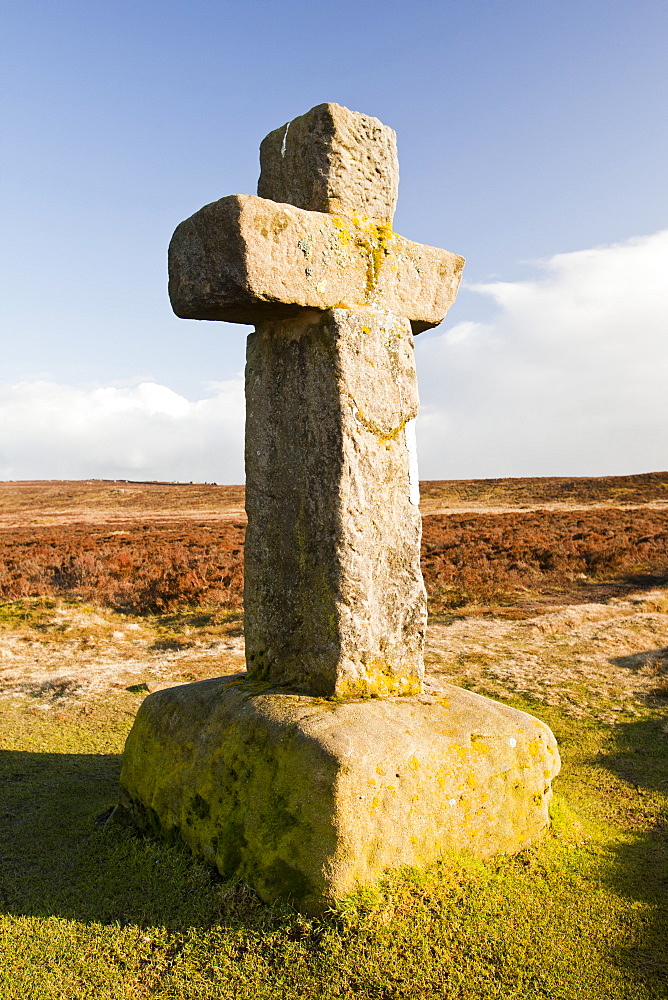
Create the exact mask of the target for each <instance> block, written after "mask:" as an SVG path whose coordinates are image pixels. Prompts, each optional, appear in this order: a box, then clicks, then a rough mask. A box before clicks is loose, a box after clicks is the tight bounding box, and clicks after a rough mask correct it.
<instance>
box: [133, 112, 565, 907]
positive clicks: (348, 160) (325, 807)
mask: <svg viewBox="0 0 668 1000" xmlns="http://www.w3.org/2000/svg"><path fill="white" fill-rule="evenodd" d="M260 162H261V173H260V181H259V184H258V195H259V196H258V197H255V196H253V195H231V196H229V197H226V198H222V199H220V201H217V202H214V203H213V204H211V205H207V206H205V207H204V208H203V209H201V210H200V211H199V212H197V213H196V214H195V215H193V216H192V217H191V218H190V219H187V220H186V221H185V222H183V223H182V224H181V225H180V226H179V227H178V228H177V230H176V232H175V233H174V237H173V239H172V243H171V246H170V253H169V274H170V277H169V293H170V298H171V301H172V305H173V307H174V310H175V312H176V313H177V315H178V316H181V317H183V318H186V319H203V320H227V321H230V322H233V323H247V324H248V323H250V324H254V325H255V332H253V333H251V334H250V336H249V337H248V352H247V366H246V509H247V512H248V528H247V534H246V548H245V592H244V607H245V635H246V661H247V668H248V678H247V679H245V680H244V679H240V678H239V677H234V678H229V677H228V678H217V679H214V680H210V681H203V682H200V683H198V684H190V685H183V686H181V687H178V688H173V689H171V690H166V691H161V692H157V693H155V694H153V695H151V696H150V697H149V698H147V699H146V700H145V701H144V703H143V705H142V707H141V709H140V711H139V714H138V716H137V719H136V721H135V724H134V727H133V729H132V732H131V734H130V736H129V738H128V742H127V745H126V750H125V754H124V762H123V771H122V775H121V811H124V812H125V813H126V814H128V813H129V814H130V815H131V817H132V818H133V820H134V821H135V822H136V823H138V824H139V825H140V826H142V827H145V828H146V827H149V828H153V829H156V830H159V831H163V832H166V833H169V834H171V833H173V832H174V831H176V832H178V833H179V835H180V836H181V837H182V838H183V839H184V840H185V841H186V843H188V844H189V845H190V846H191V848H192V849H193V850H194V851H195V852H196V853H199V854H201V855H202V856H204V857H206V858H208V859H209V860H210V861H211V862H212V863H213V864H215V865H217V867H218V868H219V870H220V871H221V873H223V874H224V875H225V876H227V877H233V878H242V879H244V880H246V881H247V882H249V883H250V884H251V885H252V886H253V887H254V888H255V889H256V890H257V892H258V893H259V894H260V896H261V897H262V898H263V899H267V900H273V899H278V898H289V899H292V900H293V901H294V902H295V903H296V904H297V905H299V906H301V907H303V908H305V909H310V910H318V909H322V908H323V907H326V906H327V905H329V904H330V903H331V902H332V901H334V900H336V899H340V898H342V897H343V896H345V895H346V894H348V893H350V892H352V891H353V890H354V889H355V888H356V887H358V886H360V885H364V884H367V883H369V882H372V881H374V880H376V879H378V878H379V877H381V875H382V874H383V873H384V872H387V871H389V870H391V869H393V868H396V867H398V866H400V865H422V866H424V865H426V864H429V863H431V862H432V861H434V860H435V859H436V858H438V857H439V856H440V855H441V854H442V853H443V852H444V851H452V850H460V849H465V850H469V851H472V852H473V853H475V854H477V855H479V856H486V855H488V854H491V853H494V852H496V851H516V850H519V849H520V848H521V847H523V846H525V845H526V844H527V843H529V842H530V841H531V840H532V839H533V838H535V837H536V836H537V835H538V834H539V833H540V832H541V831H542V830H543V829H544V828H545V827H546V825H547V822H548V816H547V804H548V802H549V798H550V795H551V785H550V783H551V778H552V777H553V776H554V775H555V774H556V773H557V771H558V769H559V757H558V753H557V749H556V744H555V741H554V737H553V736H552V734H551V732H550V730H549V729H548V728H547V727H546V726H544V725H543V724H542V723H541V722H539V721H538V720H536V719H533V718H532V717H530V716H527V715H525V714H524V713H522V712H518V711H517V710H515V709H511V708H508V707H507V706H504V705H500V704H497V703H495V702H492V701H490V700H488V699H486V698H482V697H481V696H479V695H475V694H472V693H471V692H467V691H464V690H461V689H459V688H455V687H452V686H449V685H445V686H443V688H442V690H440V691H439V692H436V693H435V694H424V692H423V677H424V660H423V648H424V636H425V628H426V618H427V608H426V593H425V589H424V584H423V580H422V574H421V571H420V532H421V521H420V512H419V509H418V501H419V492H418V476H417V460H416V449H415V430H414V428H415V418H416V416H417V412H418V393H417V382H416V374H415V363H414V356H413V335H414V334H418V333H420V332H422V331H424V330H427V329H429V328H430V327H433V326H436V325H437V324H438V323H440V322H441V320H442V319H443V317H444V315H445V313H446V310H447V309H448V307H449V306H450V304H451V303H452V302H453V301H454V298H455V295H456V293H457V288H458V285H459V281H460V277H461V272H462V268H463V265H464V260H463V258H462V257H459V256H457V255H456V254H452V253H448V252H447V251H445V250H439V249H436V248H434V247H429V246H424V245H421V244H417V243H412V242H410V241H409V240H407V239H405V238H404V237H402V236H399V235H398V234H396V233H394V232H393V231H392V217H393V214H394V208H395V202H396V196H397V186H398V161H397V153H396V140H395V135H394V132H393V131H392V129H390V128H388V127H387V126H385V125H383V124H382V123H381V122H379V121H378V120H377V119H376V118H370V117H367V116H366V115H361V114H357V113H354V112H351V111H349V110H348V109H346V108H343V107H340V106H339V105H337V104H322V105H319V106H318V107H316V108H313V109H312V110H311V111H309V112H308V113H307V114H306V115H303V116H302V117H300V118H297V119H295V120H294V121H292V122H289V123H288V124H287V125H285V126H283V127H282V128H280V129H277V130H276V131H275V132H271V133H270V134H269V135H268V136H267V137H266V139H265V140H264V142H263V143H262V146H261V150H260Z"/></svg>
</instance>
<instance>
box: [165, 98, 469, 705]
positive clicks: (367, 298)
mask: <svg viewBox="0 0 668 1000" xmlns="http://www.w3.org/2000/svg"><path fill="white" fill-rule="evenodd" d="M260 165H261V173H260V180H259V184H258V197H255V196H253V195H230V196H229V197H226V198H222V199H220V201H216V202H214V203H213V204H211V205H207V206H205V207H204V208H203V209H201V210H200V211H199V212H197V213H196V214H195V215H193V216H192V217H191V218H190V219H187V220H186V221H185V222H183V223H182V224H181V225H180V226H179V227H178V228H177V230H176V232H175V233H174V237H173V239H172V242H171V246H170V255H169V261H170V263H169V269H170V281H169V292H170V298H171V301H172V306H173V308H174V311H175V312H176V314H177V315H178V316H181V317H183V318H189V319H205V320H226V321H229V322H233V323H247V324H255V332H254V333H251V334H250V336H249V337H248V350H247V366H246V510H247V512H248V529H247V533H246V549H245V592H244V604H245V634H246V662H247V667H248V673H249V675H250V677H251V678H253V679H255V680H262V681H267V682H269V683H271V684H275V685H279V686H284V687H288V688H292V689H293V690H296V691H302V692H305V693H308V694H315V695H322V696H338V697H360V696H378V695H392V694H397V695H409V694H416V693H419V692H420V691H421V690H422V678H423V673H424V663H423V646H424V634H425V625H426V594H425V589H424V584H423V580H422V574H421V571H420V532H421V521H420V512H419V509H418V499H419V497H418V479H417V463H416V454H415V436H414V433H415V432H414V426H415V418H416V416H417V412H418V394H417V382H416V375H415V364H414V358H413V334H415V333H420V332H421V331H423V330H426V329H429V328H430V327H433V326H436V325H437V324H438V323H440V321H441V320H442V319H443V317H444V315H445V312H446V310H447V309H448V307H449V306H450V305H451V303H452V302H453V301H454V298H455V295H456V293H457V288H458V285H459V280H460V277H461V271H462V268H463V265H464V260H463V258H462V257H459V256H457V255H455V254H451V253H448V252H446V251H445V250H438V249H436V248H434V247H429V246H423V245H420V244H417V243H412V242H410V241H409V240H407V239H405V238H404V237H402V236H399V235H398V234H396V233H394V232H393V231H392V217H393V214H394V207H395V202H396V196H397V185H398V161H397V153H396V140H395V134H394V132H393V130H392V129H390V128H388V127H387V126H385V125H383V124H382V123H381V122H380V121H378V119H376V118H370V117H367V116H366V115H361V114H356V113H354V112H351V111H349V110H348V109H347V108H343V107H341V106H339V105H337V104H321V105H319V106H318V107H315V108H313V109H312V110H311V111H309V112H308V113H307V114H305V115H303V116H301V117H300V118H296V119H294V120H293V121H291V122H289V123H288V124H287V125H284V126H283V127H282V128H280V129H277V130H276V131H275V132H271V133H270V134H269V135H268V136H267V137H266V139H265V140H264V141H263V143H262V146H261V149H260Z"/></svg>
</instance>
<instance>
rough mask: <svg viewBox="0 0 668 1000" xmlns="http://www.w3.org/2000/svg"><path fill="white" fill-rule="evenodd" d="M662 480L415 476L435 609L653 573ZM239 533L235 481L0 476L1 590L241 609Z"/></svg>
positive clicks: (13, 594)
mask: <svg viewBox="0 0 668 1000" xmlns="http://www.w3.org/2000/svg"><path fill="white" fill-rule="evenodd" d="M667 484H668V474H666V473H654V474H650V475H644V476H623V477H622V476H620V477H607V478H599V479H569V480H566V479H533V480H531V479H525V480H521V479H515V480H509V479H506V480H482V481H474V480H469V481H459V482H456V481H452V482H430V483H424V484H422V496H423V515H424V519H423V545H422V569H423V572H424V576H425V581H426V585H427V590H428V592H429V598H430V609H431V611H432V612H435V613H439V612H444V611H447V610H449V609H452V608H457V607H463V606H465V605H478V606H480V605H481V604H482V605H485V604H497V605H498V604H499V603H503V602H506V603H507V602H511V603H517V602H519V603H522V602H523V601H527V600H532V601H535V600H536V599H537V598H540V597H541V596H542V597H544V598H550V599H551V600H554V599H559V598H560V599H561V600H566V599H567V600H569V601H571V602H574V601H575V602H578V601H588V600H596V599H600V598H601V597H605V594H606V591H607V592H609V594H610V595H612V594H619V593H623V592H625V591H629V590H631V589H638V587H642V586H645V585H649V586H656V585H658V584H660V583H661V582H662V581H665V580H666V579H667V578H668V509H667V507H666V500H667V499H668V496H667V494H668V485H667ZM532 507H533V508H539V509H527V508H532ZM541 508H542V509H541ZM546 508H549V509H546ZM244 532H245V517H244V515H243V490H242V489H241V488H240V487H222V486H213V485H211V486H208V485H206V484H164V483H163V484H161V483H123V482H120V483H119V482H101V481H99V480H98V481H93V482H87V483H76V482H62V483H61V482H57V483H55V482H47V483H4V484H0V600H2V601H5V602H9V601H14V600H18V599H20V598H23V597H35V596H48V597H57V596H62V597H80V598H83V599H85V600H90V601H93V602H97V603H101V604H104V605H107V606H109V607H112V608H116V609H119V610H128V611H132V612H135V613H142V612H149V613H153V612H159V611H167V610H174V609H176V608H178V607H185V606H194V605H200V606H202V605H210V604H220V605H222V606H224V607H228V608H239V607H240V606H241V604H242V596H243V542H244ZM561 600H560V602H561Z"/></svg>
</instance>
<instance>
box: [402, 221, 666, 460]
mask: <svg viewBox="0 0 668 1000" xmlns="http://www.w3.org/2000/svg"><path fill="white" fill-rule="evenodd" d="M538 266H539V268H540V272H539V274H538V276H537V277H536V278H535V279H533V280H531V281H516V282H490V283H487V284H482V285H474V286H471V287H472V288H473V290H474V291H476V292H478V293H480V294H482V295H486V296H489V297H491V298H492V299H493V300H494V302H495V304H496V305H497V306H498V315H497V317H496V319H495V320H494V321H493V322H490V323H471V322H465V323H459V324H457V325H456V326H454V327H452V328H450V329H446V330H444V331H443V332H442V333H439V332H434V333H431V334H429V333H427V334H422V335H421V336H420V337H419V338H418V340H417V351H416V356H417V363H418V373H419V378H420V394H421V398H422V411H421V415H420V418H419V420H418V444H419V449H420V462H421V465H420V475H421V476H422V478H425V479H441V478H442V479H456V478H477V477H495V476H542V475H614V474H618V473H626V472H643V471H652V470H663V469H666V468H668V230H665V231H663V232H659V233H656V234H655V235H652V236H644V237H639V238H636V239H633V240H629V241H628V242H626V243H622V244H615V245H613V246H608V247H597V248H594V249H592V250H581V251H577V252H575V253H565V254H557V255H556V256H554V257H551V258H550V259H549V260H547V261H544V262H541V263H540V264H539V265H538Z"/></svg>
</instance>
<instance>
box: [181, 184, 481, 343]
mask: <svg viewBox="0 0 668 1000" xmlns="http://www.w3.org/2000/svg"><path fill="white" fill-rule="evenodd" d="M463 266H464V258H463V257H460V256H458V255H457V254H453V253H449V252H448V251H446V250H439V249H437V248H436V247H430V246H425V245H422V244H419V243H413V242H411V241H410V240H407V239H405V238H404V237H403V236H399V235H398V234H397V233H394V232H392V230H391V228H390V226H389V225H384V224H379V223H378V222H375V221H373V220H371V219H367V218H365V217H358V216H352V217H346V216H337V215H331V214H329V213H324V212H312V211H307V210H305V209H300V208H296V207H294V206H292V205H287V204H280V203H278V202H274V201H270V200H269V199H266V198H258V197H256V196H254V195H229V196H228V197H227V198H221V199H220V201H216V202H213V203H212V204H210V205H206V206H205V207H204V208H202V209H201V210H200V211H199V212H197V213H195V215H193V216H191V217H190V218H189V219H186V221H185V222H182V223H181V225H180V226H178V228H177V229H176V232H175V233H174V236H173V237H172V242H171V244H170V248H169V296H170V299H171V303H172V307H173V309H174V312H175V313H176V314H177V316H180V317H182V318H183V319H209V320H226V321H227V322H231V323H249V324H253V323H258V322H263V321H265V320H270V319H284V318H288V317H290V316H294V315H296V314H297V313H298V312H300V311H301V310H302V309H320V310H325V309H332V308H343V309H360V308H362V309H363V308H371V309H374V308H377V309H386V310H389V311H391V312H393V313H395V314H396V315H398V316H403V317H405V318H406V319H409V320H410V321H411V324H412V326H413V331H414V333H420V332H421V331H422V330H427V329H429V328H430V327H433V326H436V325H437V324H438V323H440V322H441V320H442V319H443V317H444V316H445V313H446V311H447V309H448V307H449V306H450V305H451V304H452V302H453V301H454V299H455V295H456V294H457V288H458V286H459V282H460V279H461V272H462V268H463Z"/></svg>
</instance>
